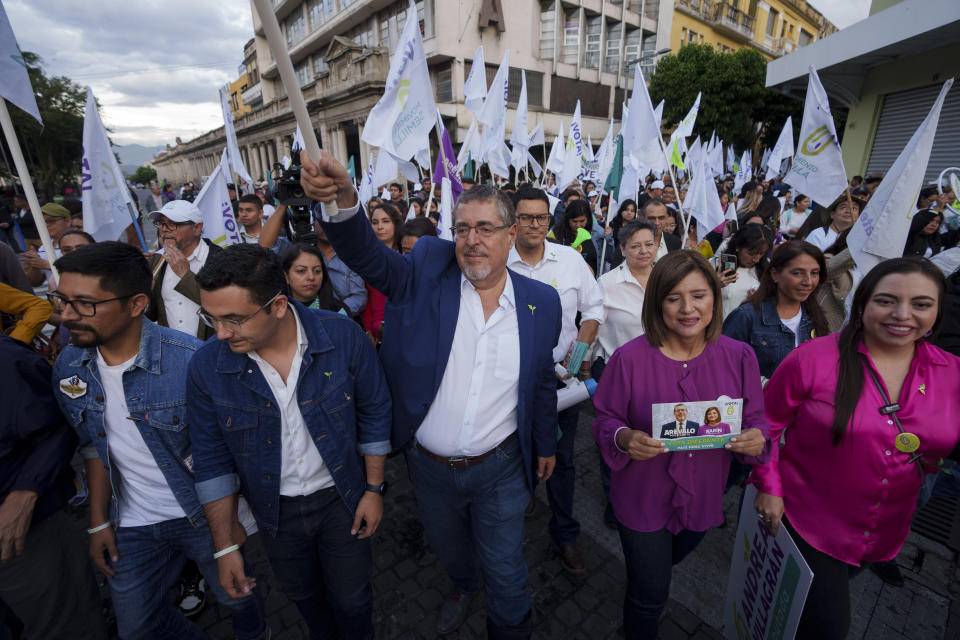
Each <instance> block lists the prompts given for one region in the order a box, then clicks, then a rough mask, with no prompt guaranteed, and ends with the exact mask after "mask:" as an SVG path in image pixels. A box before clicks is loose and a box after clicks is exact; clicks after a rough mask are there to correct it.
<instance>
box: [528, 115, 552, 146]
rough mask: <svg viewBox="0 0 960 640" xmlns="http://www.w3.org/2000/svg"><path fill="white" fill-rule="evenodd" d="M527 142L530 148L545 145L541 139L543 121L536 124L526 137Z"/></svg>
mask: <svg viewBox="0 0 960 640" xmlns="http://www.w3.org/2000/svg"><path fill="white" fill-rule="evenodd" d="M527 141H528V142H529V146H530V147H542V146H544V145H545V144H546V143H547V141H546V140H544V138H543V120H541V121H540V122H538V123H537V126H536V127H534V128H533V131H531V132H530V133H529V134H528V135H527Z"/></svg>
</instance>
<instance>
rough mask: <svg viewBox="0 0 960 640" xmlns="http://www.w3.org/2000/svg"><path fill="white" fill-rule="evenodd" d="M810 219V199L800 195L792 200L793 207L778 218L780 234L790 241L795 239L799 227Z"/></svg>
mask: <svg viewBox="0 0 960 640" xmlns="http://www.w3.org/2000/svg"><path fill="white" fill-rule="evenodd" d="M809 217H810V198H808V197H807V196H805V195H803V194H802V193H801V194H800V195H798V196H797V197H796V198H794V199H793V206H792V207H790V208H789V209H787V210H786V211H784V212H783V214H782V215H781V216H780V233H782V234H783V235H785V236H787V237H788V238H790V239H793V238H795V237H796V235H797V233H798V232H799V231H800V227H802V226H803V223H804V222H806V221H807V218H809Z"/></svg>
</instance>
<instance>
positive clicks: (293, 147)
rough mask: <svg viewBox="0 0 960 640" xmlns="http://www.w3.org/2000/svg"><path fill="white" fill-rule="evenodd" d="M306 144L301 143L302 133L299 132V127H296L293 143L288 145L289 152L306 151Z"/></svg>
mask: <svg viewBox="0 0 960 640" xmlns="http://www.w3.org/2000/svg"><path fill="white" fill-rule="evenodd" d="M306 148H307V143H305V142H304V141H303V132H302V131H300V125H297V130H296V132H295V133H294V134H293V142H292V143H291V144H290V150H291V151H296V150H297V149H306Z"/></svg>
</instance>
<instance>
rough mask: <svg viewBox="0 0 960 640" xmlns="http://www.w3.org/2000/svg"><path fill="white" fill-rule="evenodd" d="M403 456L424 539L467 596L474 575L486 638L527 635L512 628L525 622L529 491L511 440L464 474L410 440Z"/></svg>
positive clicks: (517, 445) (528, 599) (514, 440)
mask: <svg viewBox="0 0 960 640" xmlns="http://www.w3.org/2000/svg"><path fill="white" fill-rule="evenodd" d="M405 454H406V460H407V470H408V472H409V474H410V482H411V483H412V484H413V491H414V494H415V495H416V497H417V504H418V505H419V507H420V519H421V520H423V527H424V530H425V531H426V534H427V541H428V542H429V543H430V549H431V550H432V551H433V552H434V553H435V554H436V555H437V557H438V558H439V559H440V563H441V564H442V565H443V567H444V569H446V571H447V574H448V575H449V576H450V580H451V581H452V582H453V586H454V588H455V589H457V590H458V591H461V592H464V593H473V592H475V591H477V590H478V589H479V588H480V578H481V576H482V577H483V584H484V586H485V595H486V603H487V623H488V629H489V632H490V635H491V636H492V637H514V635H511V634H515V635H516V637H524V633H526V634H527V636H528V635H529V632H528V631H526V632H524V631H521V630H520V627H523V626H524V625H529V615H528V614H529V613H530V606H531V603H532V599H531V597H530V590H529V588H528V587H527V562H526V560H525V559H524V557H523V535H524V534H523V531H524V522H523V512H524V510H525V509H526V507H527V503H529V502H530V489H529V488H528V487H527V482H526V479H525V474H524V468H523V459H522V455H521V453H520V442H519V440H518V439H517V438H516V437H513V438H510V439H509V440H507V441H506V442H505V443H503V444H502V445H500V446H499V447H497V449H496V450H495V451H494V453H493V454H491V455H490V456H488V457H487V458H486V459H485V460H483V461H482V462H481V463H480V464H478V465H476V466H474V467H470V468H469V469H464V470H457V469H449V468H447V467H446V466H445V465H443V464H441V463H440V462H438V461H436V460H433V459H431V458H429V457H427V456H426V455H424V454H423V452H421V451H420V449H419V448H418V447H417V446H416V444H414V443H411V445H410V446H408V447H407V449H406V451H405ZM478 561H479V562H478ZM478 564H479V567H478V566H477V565H478ZM511 628H512V629H511ZM518 631H519V632H520V633H519V634H517V633H516V632H518Z"/></svg>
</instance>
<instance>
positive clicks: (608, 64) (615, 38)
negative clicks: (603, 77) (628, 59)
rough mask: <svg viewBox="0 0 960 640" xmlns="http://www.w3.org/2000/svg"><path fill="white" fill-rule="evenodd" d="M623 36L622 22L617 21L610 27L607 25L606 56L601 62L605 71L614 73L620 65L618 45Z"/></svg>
mask: <svg viewBox="0 0 960 640" xmlns="http://www.w3.org/2000/svg"><path fill="white" fill-rule="evenodd" d="M621 38H623V23H622V22H618V23H616V24H614V25H613V26H611V27H607V56H606V59H605V60H604V63H603V70H604V71H606V72H607V73H616V72H617V67H618V66H619V65H620V47H621V46H623V42H621Z"/></svg>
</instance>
